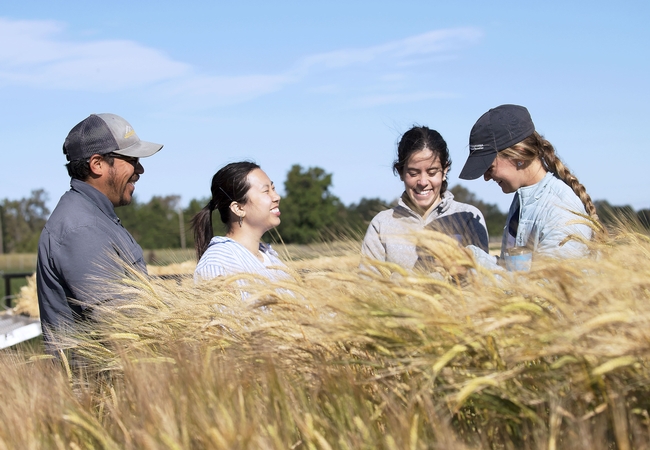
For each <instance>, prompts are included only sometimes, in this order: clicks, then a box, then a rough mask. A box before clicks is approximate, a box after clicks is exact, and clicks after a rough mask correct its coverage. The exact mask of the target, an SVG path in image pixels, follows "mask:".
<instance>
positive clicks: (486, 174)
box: [483, 170, 492, 181]
mask: <svg viewBox="0 0 650 450" xmlns="http://www.w3.org/2000/svg"><path fill="white" fill-rule="evenodd" d="M483 179H484V180H485V181H490V180H491V179H492V177H491V176H490V171H489V170H488V171H487V172H485V173H484V174H483Z"/></svg>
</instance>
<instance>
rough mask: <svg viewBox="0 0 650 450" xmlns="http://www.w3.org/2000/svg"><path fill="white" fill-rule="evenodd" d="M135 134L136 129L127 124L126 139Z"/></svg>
mask: <svg viewBox="0 0 650 450" xmlns="http://www.w3.org/2000/svg"><path fill="white" fill-rule="evenodd" d="M134 134H135V130H134V129H133V128H131V127H130V126H128V125H127V126H126V132H125V133H124V139H128V138H130V137H131V136H133V135H134Z"/></svg>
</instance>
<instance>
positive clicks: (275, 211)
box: [192, 161, 287, 281]
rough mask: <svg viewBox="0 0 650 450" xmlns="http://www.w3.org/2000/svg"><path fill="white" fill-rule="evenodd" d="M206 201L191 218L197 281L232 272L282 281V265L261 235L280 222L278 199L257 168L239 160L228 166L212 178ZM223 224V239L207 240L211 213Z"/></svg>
mask: <svg viewBox="0 0 650 450" xmlns="http://www.w3.org/2000/svg"><path fill="white" fill-rule="evenodd" d="M210 190H211V192H212V198H211V199H210V201H209V202H208V204H207V205H205V207H204V208H203V209H202V210H201V211H199V212H198V213H197V214H196V215H195V216H194V217H193V218H192V228H193V229H194V243H195V244H194V247H195V249H196V256H197V258H198V259H199V262H198V264H197V266H196V270H195V271H194V278H195V280H197V281H200V280H206V279H211V278H215V277H218V276H225V275H235V274H238V273H256V274H259V275H263V276H265V277H267V278H269V279H270V280H277V279H280V278H286V277H287V274H286V273H285V272H284V271H283V270H282V268H284V267H286V266H285V265H284V264H283V263H282V261H280V259H279V258H278V254H277V253H276V252H275V251H274V250H273V249H272V248H271V246H270V245H269V244H265V243H263V242H262V241H261V239H262V235H263V234H264V233H266V232H267V231H269V230H270V229H272V228H275V227H276V226H278V225H279V224H280V195H279V194H278V193H277V192H275V186H273V182H272V181H271V180H270V179H269V177H268V176H267V175H266V173H264V171H263V170H262V169H260V166H258V165H257V164H255V163H253V162H249V161H243V162H236V163H231V164H228V165H226V166H224V167H222V168H221V169H219V171H218V172H217V173H216V174H215V175H214V176H213V177H212V186H211V189H210ZM214 210H217V211H218V212H219V217H220V219H221V221H222V222H223V223H224V224H225V225H226V229H227V232H226V235H225V236H214V237H213V236H212V212H213V211H214Z"/></svg>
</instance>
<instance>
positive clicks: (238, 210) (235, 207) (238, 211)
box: [230, 202, 246, 217]
mask: <svg viewBox="0 0 650 450" xmlns="http://www.w3.org/2000/svg"><path fill="white" fill-rule="evenodd" d="M230 211H231V212H232V213H233V214H234V215H236V216H237V217H244V216H245V215H246V211H244V209H243V208H242V207H241V205H240V204H239V203H237V202H232V203H231V204H230Z"/></svg>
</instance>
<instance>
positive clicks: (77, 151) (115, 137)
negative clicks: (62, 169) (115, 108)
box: [63, 114, 163, 161]
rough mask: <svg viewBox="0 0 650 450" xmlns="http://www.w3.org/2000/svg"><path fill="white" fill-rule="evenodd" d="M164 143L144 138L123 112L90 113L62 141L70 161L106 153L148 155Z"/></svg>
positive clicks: (139, 156)
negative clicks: (141, 137) (140, 136)
mask: <svg viewBox="0 0 650 450" xmlns="http://www.w3.org/2000/svg"><path fill="white" fill-rule="evenodd" d="M162 147H163V146H162V144H154V143H152V142H145V141H141V140H140V138H139V137H138V135H137V134H135V130H134V129H133V127H132V126H131V124H129V122H127V121H126V120H124V119H123V118H121V117H120V116H117V115H115V114H91V115H90V116H88V117H87V118H85V119H84V120H82V121H81V122H79V123H78V124H77V125H75V127H74V128H73V129H72V130H70V133H68V136H67V137H66V138H65V142H64V143H63V153H64V154H65V156H66V158H67V159H68V161H75V160H79V159H88V158H90V157H91V156H92V155H95V154H99V155H105V154H107V153H117V154H119V155H124V156H131V157H133V158H146V157H147V156H151V155H153V154H154V153H156V152H157V151H158V150H160V149H161V148H162Z"/></svg>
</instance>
